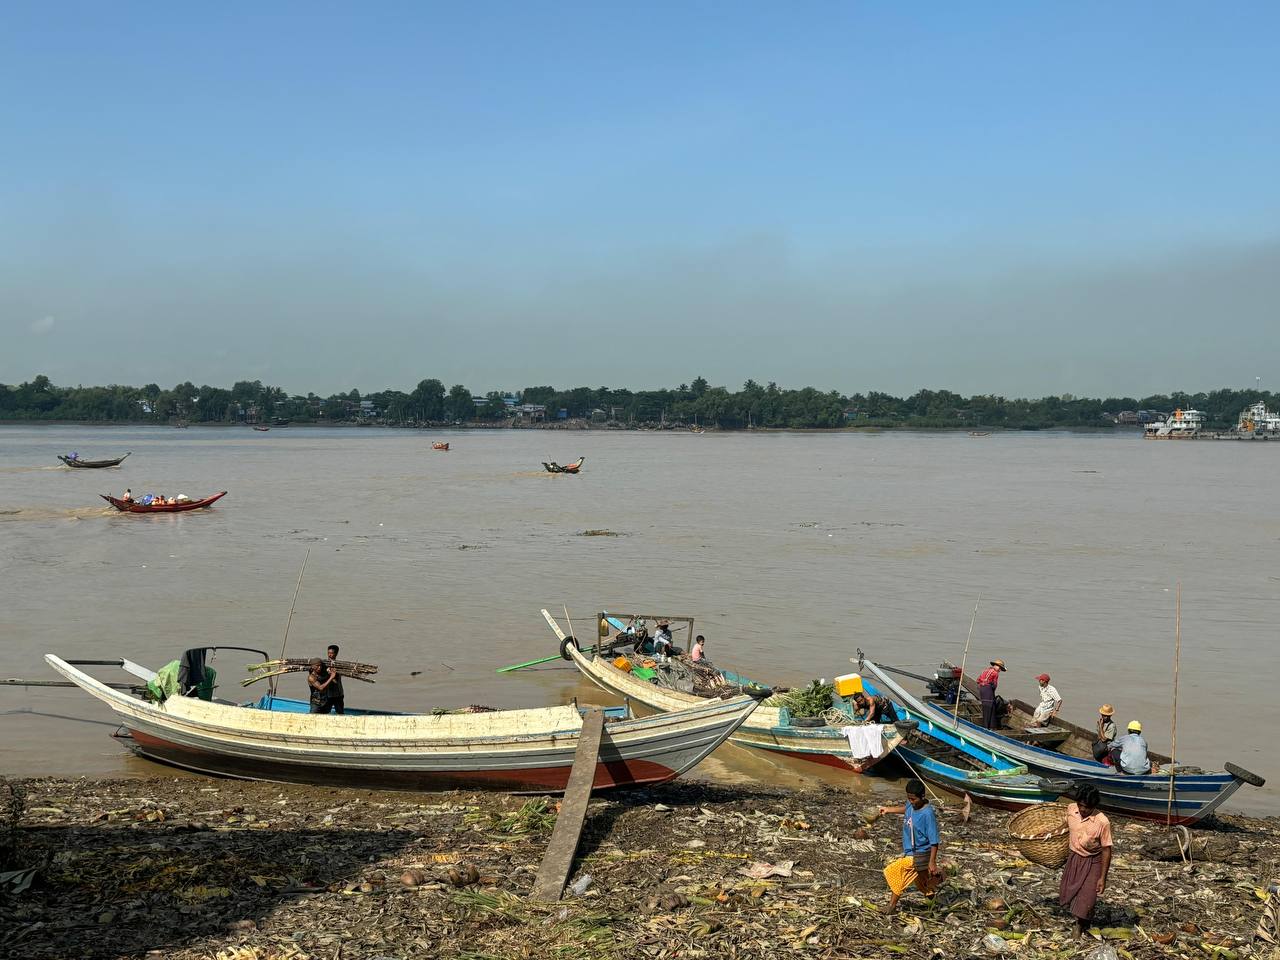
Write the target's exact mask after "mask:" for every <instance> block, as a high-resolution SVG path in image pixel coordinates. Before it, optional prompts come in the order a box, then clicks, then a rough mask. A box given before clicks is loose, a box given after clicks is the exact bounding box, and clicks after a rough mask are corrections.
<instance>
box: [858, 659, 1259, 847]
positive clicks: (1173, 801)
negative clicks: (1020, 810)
mask: <svg viewBox="0 0 1280 960" xmlns="http://www.w3.org/2000/svg"><path fill="white" fill-rule="evenodd" d="M854 662H856V663H858V664H859V669H860V670H862V671H865V672H869V673H870V674H871V675H872V676H874V677H875V678H876V682H877V683H879V684H880V685H881V686H882V687H883V688H885V690H886V692H888V693H889V695H890V696H891V697H892V698H893V699H894V701H895V702H900V703H902V704H904V705H905V706H906V707H907V708H908V709H910V710H911V711H913V712H914V713H915V714H916V715H924V716H928V717H930V718H931V719H932V720H933V723H934V725H935V726H937V727H939V728H941V729H944V730H947V731H949V732H951V733H953V734H955V735H957V736H962V737H965V738H966V739H968V740H970V741H971V742H973V743H976V744H978V745H979V746H982V747H985V748H987V749H989V750H992V751H994V752H997V753H1000V754H1003V755H1005V756H1007V757H1009V758H1010V759H1012V760H1015V761H1017V762H1019V763H1022V764H1024V765H1025V766H1026V767H1027V770H1028V772H1029V773H1031V774H1032V775H1034V776H1036V777H1038V778H1039V779H1040V782H1041V783H1042V784H1043V785H1044V786H1045V787H1046V789H1051V790H1057V791H1058V792H1059V793H1062V792H1065V791H1066V790H1068V789H1070V788H1072V787H1079V786H1085V785H1088V786H1094V787H1097V788H1098V792H1099V794H1100V795H1101V798H1102V808H1103V809H1104V810H1106V811H1108V812H1110V813H1119V814H1124V815H1126V816H1130V817H1137V818H1140V819H1145V820H1156V821H1160V822H1163V823H1170V824H1192V823H1196V822H1197V821H1199V820H1201V819H1203V818H1204V817H1206V816H1208V815H1209V814H1211V813H1213V812H1214V811H1215V810H1216V809H1218V808H1219V807H1220V806H1222V804H1224V803H1226V801H1227V800H1228V799H1229V798H1230V797H1231V795H1232V794H1233V793H1235V792H1236V791H1237V790H1239V789H1240V787H1241V786H1242V785H1243V784H1246V783H1247V784H1250V785H1251V786H1256V787H1261V786H1262V785H1263V784H1265V783H1266V781H1265V780H1264V779H1263V778H1262V777H1260V776H1258V775H1257V774H1255V773H1252V772H1250V771H1248V770H1245V769H1244V768H1243V767H1239V766H1237V765H1236V764H1233V763H1226V764H1224V765H1223V768H1224V770H1225V772H1224V773H1206V772H1204V771H1203V770H1201V769H1200V768H1199V767H1193V766H1190V765H1186V764H1178V765H1176V766H1171V765H1170V763H1169V761H1168V760H1167V759H1166V760H1163V761H1159V760H1158V761H1157V762H1159V763H1160V771H1159V772H1157V773H1151V774H1147V775H1146V776H1130V775H1127V774H1123V773H1120V772H1119V771H1117V770H1116V769H1115V768H1114V767H1111V766H1108V765H1107V764H1104V763H1099V762H1098V761H1096V760H1094V759H1093V755H1092V738H1091V735H1090V752H1089V754H1088V756H1087V758H1084V757H1078V756H1069V755H1067V754H1064V753H1058V752H1057V751H1054V750H1049V749H1047V748H1045V747H1042V746H1038V745H1037V744H1034V743H1024V742H1022V741H1019V740H1015V739H1013V738H1011V737H1005V736H1002V735H1001V734H999V733H997V732H995V731H992V730H987V729H986V728H985V727H982V726H981V725H980V724H978V723H975V722H974V721H972V720H968V719H965V718H964V717H961V718H960V719H959V720H958V721H955V720H953V719H952V716H951V713H950V711H948V710H947V709H946V708H945V707H943V706H941V705H938V704H926V703H923V702H922V701H920V700H919V699H917V698H916V697H914V696H912V695H911V694H910V693H908V692H907V691H906V690H904V689H903V688H902V687H901V686H900V685H899V684H898V683H897V681H895V680H894V679H893V678H892V677H890V676H889V674H888V672H887V671H886V669H885V668H883V667H879V666H877V665H876V664H874V663H872V662H871V661H870V660H867V659H865V658H863V657H860V658H859V659H858V660H856V661H854ZM1075 729H1076V730H1080V731H1083V733H1084V734H1085V735H1089V732H1088V731H1085V730H1083V728H1080V727H1076V728H1075ZM1150 756H1151V757H1152V758H1153V759H1156V755H1155V754H1150Z"/></svg>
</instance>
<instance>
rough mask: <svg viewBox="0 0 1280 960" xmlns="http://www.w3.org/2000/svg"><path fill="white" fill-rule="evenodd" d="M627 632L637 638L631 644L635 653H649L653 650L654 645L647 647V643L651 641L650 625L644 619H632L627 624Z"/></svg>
mask: <svg viewBox="0 0 1280 960" xmlns="http://www.w3.org/2000/svg"><path fill="white" fill-rule="evenodd" d="M627 632H628V633H629V634H631V636H633V637H634V638H635V642H634V643H632V645H631V649H632V652H633V653H649V652H651V651H652V650H653V648H652V647H649V649H648V650H646V649H645V645H646V644H648V643H649V626H648V624H646V623H645V622H644V621H643V620H640V621H638V622H637V621H632V622H631V623H630V624H628V625H627Z"/></svg>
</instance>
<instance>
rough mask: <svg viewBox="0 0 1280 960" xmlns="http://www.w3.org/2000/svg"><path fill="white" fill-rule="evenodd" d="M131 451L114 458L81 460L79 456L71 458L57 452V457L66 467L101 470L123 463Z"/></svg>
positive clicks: (130, 454)
mask: <svg viewBox="0 0 1280 960" xmlns="http://www.w3.org/2000/svg"><path fill="white" fill-rule="evenodd" d="M132 455H133V451H132V450H130V451H129V452H128V453H126V454H125V455H124V456H123V457H117V458H116V459H115V460H81V459H80V458H79V457H76V459H74V460H72V459H71V458H70V457H64V456H63V455H62V454H58V459H59V460H61V461H62V462H63V463H65V464H66V465H67V466H68V467H76V468H78V469H81V470H101V469H102V468H103V467H118V466H120V464H122V463H124V461H125V459H126V458H127V457H131V456H132Z"/></svg>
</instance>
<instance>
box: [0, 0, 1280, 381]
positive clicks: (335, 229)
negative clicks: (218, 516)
mask: <svg viewBox="0 0 1280 960" xmlns="http://www.w3.org/2000/svg"><path fill="white" fill-rule="evenodd" d="M1277 35H1280V5H1277V4H1275V3H1272V2H1260V3H1250V2H1239V3H1233V4H1229V5H1211V4H1204V3H1184V2H1176V0H1174V2H1170V0H1162V2H1132V3H1125V4H1116V3H1101V2H1088V0H1085V2H1073V3H1065V2H1062V3H1032V4H1028V3H1024V2H978V3H963V4H958V3H954V2H937V3H929V2H920V3H912V4H896V3H874V4H873V3H861V2H849V0H847V2H842V3H816V2H807V3H806V2H802V3H796V4H780V3H752V2H747V0H742V2H732V3H729V2H725V3H710V2H702V3H700V2H680V3H662V2H656V3H655V2H649V3H644V4H638V3H627V4H621V3H611V2H591V3H586V2H584V3H550V2H545V3H526V2H521V3H515V2H512V3H491V2H477V3H469V4H442V3H429V2H421V0H419V2H404V3H398V2H389V0H386V2H375V3H370V4H356V3H323V2H307V3H288V2H277V3H260V2H254V3H249V2H239V0H230V2H225V3H220V4H205V5H195V4H144V3H140V2H125V3H120V4H102V3H97V2H94V3H77V2H66V3H60V4H47V3H16V2H15V3H11V4H6V6H5V18H4V27H3V29H2V30H0V382H5V383H18V382H20V381H23V380H29V379H31V378H32V377H34V376H35V375H36V374H39V373H44V374H46V375H48V376H49V377H50V378H51V379H52V380H53V381H54V382H55V383H58V384H63V385H70V384H76V383H84V384H100V383H126V384H136V385H140V384H144V383H148V382H155V383H159V384H161V385H162V386H172V385H173V384H175V383H178V382H180V381H185V380H192V381H194V382H195V383H197V384H200V383H211V384H214V385H223V386H229V385H230V384H231V382H233V381H235V380H241V379H250V380H252V379H261V380H263V381H264V382H268V383H271V384H274V385H279V386H282V387H284V388H285V389H286V390H288V391H290V392H306V391H309V390H314V391H315V392H317V393H321V394H327V393H330V392H334V391H337V390H348V389H350V388H352V387H357V388H359V389H361V390H378V389H383V388H399V389H412V388H413V386H414V385H415V384H416V383H417V382H418V381H420V380H422V379H424V378H426V377H436V378H438V379H440V380H443V381H444V382H445V383H446V384H449V383H455V382H460V383H463V384H465V385H467V386H468V387H470V388H471V389H472V390H473V391H477V392H478V391H485V390H489V389H518V388H520V387H523V386H526V385H532V384H553V385H557V386H562V387H566V386H576V385H591V386H598V385H605V386H610V387H628V388H631V389H643V388H647V387H662V386H675V385H677V384H679V383H682V382H688V381H690V380H692V379H693V378H694V377H696V376H699V375H702V376H705V377H706V378H707V379H708V380H710V381H711V382H712V383H713V384H724V385H727V386H730V387H733V388H736V387H738V386H739V385H740V384H741V383H742V382H743V381H744V380H746V379H748V378H753V379H755V380H757V381H760V382H768V381H776V382H777V383H779V384H780V385H782V386H793V387H796V386H804V385H813V386H818V387H821V388H823V389H836V390H839V391H841V392H842V393H853V392H865V391H867V390H883V391H887V392H890V393H893V394H905V393H911V392H914V391H915V390H917V389H920V388H922V387H927V388H934V389H951V390H955V391H957V392H960V393H963V394H972V393H998V394H1003V395H1006V396H1042V395H1046V394H1057V393H1062V392H1070V393H1074V394H1076V395H1083V396H1143V395H1146V394H1148V393H1156V392H1166V391H1170V390H1174V389H1185V390H1189V391H1195V390H1201V389H1212V388H1216V387H1220V386H1250V387H1251V386H1252V385H1253V384H1254V383H1255V377H1261V378H1262V381H1263V385H1264V386H1265V387H1269V388H1270V389H1273V390H1275V389H1280V371H1277V370H1276V368H1275V358H1276V357H1277V356H1280V322H1278V321H1277V315H1276V314H1277V309H1276V307H1277V304H1278V303H1280V176H1277V171H1278V170H1280V110H1277V109H1276V104H1277V102H1280V96H1278V95H1280V71H1277V69H1276V58H1275V37H1276V36H1277Z"/></svg>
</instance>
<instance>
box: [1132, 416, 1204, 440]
mask: <svg viewBox="0 0 1280 960" xmlns="http://www.w3.org/2000/svg"><path fill="white" fill-rule="evenodd" d="M1202 429H1204V413H1202V412H1201V411H1199V410H1175V411H1173V415H1172V416H1170V417H1169V419H1167V420H1157V421H1155V422H1154V423H1148V424H1147V427H1146V430H1145V431H1143V434H1142V435H1143V436H1144V437H1146V438H1147V439H1148V440H1194V439H1195V438H1196V437H1198V436H1200V431H1201V430H1202Z"/></svg>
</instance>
